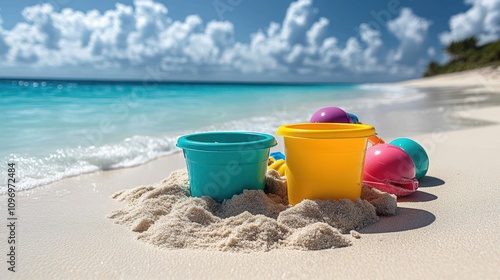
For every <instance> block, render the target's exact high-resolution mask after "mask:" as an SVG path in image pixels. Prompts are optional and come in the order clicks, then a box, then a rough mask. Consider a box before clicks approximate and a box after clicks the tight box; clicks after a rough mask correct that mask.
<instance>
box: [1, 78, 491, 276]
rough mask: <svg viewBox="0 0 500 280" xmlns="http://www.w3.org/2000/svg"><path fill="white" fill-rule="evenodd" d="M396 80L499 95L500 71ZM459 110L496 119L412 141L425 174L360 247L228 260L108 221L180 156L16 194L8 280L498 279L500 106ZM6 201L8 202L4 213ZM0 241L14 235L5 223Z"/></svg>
mask: <svg viewBox="0 0 500 280" xmlns="http://www.w3.org/2000/svg"><path fill="white" fill-rule="evenodd" d="M398 85H400V86H408V87H429V88H439V87H455V88H457V89H474V90H483V91H489V92H491V93H497V92H500V74H499V70H491V69H490V70H487V69H479V70H473V71H468V72H463V73H457V74H450V75H442V76H439V77H433V78H427V79H420V80H415V81H408V82H404V83H399V84H398ZM453 113H454V114H460V115H461V116H462V117H469V118H473V119H478V120H486V121H488V122H489V123H491V124H489V125H484V126H480V127H476V128H472V129H466V130H458V131H449V132H442V131H436V132H434V133H428V134H423V135H418V136H412V138H413V139H415V140H417V141H418V142H420V143H421V144H422V145H423V146H424V148H425V149H426V150H427V152H428V154H429V157H430V169H429V172H428V173H427V177H426V178H424V179H423V180H422V182H421V185H420V188H419V190H418V191H417V192H416V193H414V194H412V195H411V196H408V197H405V198H401V199H399V202H398V212H397V215H396V216H392V217H383V218H382V219H381V220H380V221H379V222H377V223H375V224H372V225H370V226H368V227H365V228H364V229H362V230H360V234H361V238H360V239H355V238H352V243H353V245H352V246H349V247H345V248H338V249H328V250H320V251H298V250H297V251H295V250H281V249H280V250H271V251H269V252H253V253H230V252H219V251H206V250H192V249H179V250H170V249H159V248H157V247H154V246H152V245H149V244H146V243H144V242H141V241H138V240H136V239H135V235H136V233H134V232H132V231H130V230H129V229H127V228H126V227H124V226H121V225H117V224H115V223H113V221H112V220H111V219H109V218H107V215H109V214H110V213H111V212H112V211H113V210H116V209H119V208H120V207H122V204H121V203H119V202H117V201H115V200H113V199H111V198H110V196H111V195H112V194H114V193H115V192H117V191H120V190H123V189H130V188H133V187H136V186H138V185H143V184H153V183H156V182H159V181H161V180H162V179H164V178H165V177H167V176H168V175H169V174H170V172H172V171H174V170H176V169H179V168H183V167H184V166H185V165H184V160H183V158H182V154H180V153H177V154H174V155H171V156H166V157H163V158H160V159H157V160H154V161H151V162H149V163H147V164H143V165H140V166H137V167H132V168H126V169H119V170H112V171H102V172H97V173H91V174H86V175H81V176H77V177H72V178H67V179H64V180H61V181H58V182H55V183H52V184H49V185H46V186H43V187H39V188H35V189H31V190H28V191H24V192H20V193H18V194H17V198H18V203H17V216H18V220H17V251H16V253H17V261H16V270H17V272H16V273H11V272H9V271H7V270H6V268H5V266H6V265H5V261H4V265H3V266H2V269H1V272H0V279H159V278H163V279H165V278H167V279H201V278H203V279H235V278H238V279H335V278H344V279H400V278H403V279H497V278H498V274H499V272H500V271H499V268H498V265H499V264H500V235H499V234H498V232H499V231H500V224H499V223H498V213H499V212H500V200H499V199H498V197H499V196H500V188H499V187H498V186H499V182H500V173H499V172H498V170H500V160H499V159H498V156H499V155H500V146H499V145H498V139H499V138H500V124H499V123H500V107H486V108H481V109H478V108H475V107H474V106H468V107H466V111H456V112H453ZM402 125H403V124H402ZM386 140H391V139H386ZM276 149H277V150H282V149H283V145H281V143H280V145H278V147H277V148H276ZM6 200H7V196H5V195H2V196H0V205H2V209H5V208H4V205H6V204H7V202H6ZM5 212H6V210H5ZM5 216H6V213H4V217H5ZM0 236H2V238H4V239H5V238H6V236H8V232H7V227H5V226H2V227H0ZM2 244H3V245H2V254H4V260H5V252H6V250H7V246H6V244H4V241H3V240H2Z"/></svg>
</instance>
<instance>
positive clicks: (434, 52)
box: [427, 47, 436, 58]
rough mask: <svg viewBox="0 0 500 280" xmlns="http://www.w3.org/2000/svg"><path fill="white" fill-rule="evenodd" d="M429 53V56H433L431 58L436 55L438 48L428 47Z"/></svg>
mask: <svg viewBox="0 0 500 280" xmlns="http://www.w3.org/2000/svg"><path fill="white" fill-rule="evenodd" d="M427 55H428V56H429V57H431V58H432V57H434V56H436V49H435V48H433V47H430V48H428V49H427Z"/></svg>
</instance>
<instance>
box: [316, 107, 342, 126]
mask: <svg viewBox="0 0 500 280" xmlns="http://www.w3.org/2000/svg"><path fill="white" fill-rule="evenodd" d="M310 122H312V123H318V122H320V123H321V122H323V123H324V122H328V123H350V122H351V119H350V118H349V115H348V114H347V113H346V112H345V111H344V110H342V109H340V108H339V107H324V108H321V109H319V110H318V111H316V112H315V113H314V114H313V115H312V117H311V120H310Z"/></svg>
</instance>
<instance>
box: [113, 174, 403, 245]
mask: <svg viewBox="0 0 500 280" xmlns="http://www.w3.org/2000/svg"><path fill="white" fill-rule="evenodd" d="M362 193H363V196H362V197H361V199H357V200H356V201H351V200H348V199H343V200H339V201H335V200H323V201H321V200H317V201H313V200H304V201H302V202H300V203H298V204H297V205H294V206H290V205H289V204H288V199H287V191H286V179H285V177H280V176H279V174H278V173H277V172H276V171H275V170H270V171H268V173H267V176H266V188H265V191H262V190H244V191H243V193H242V194H239V195H235V196H233V197H232V198H231V199H227V200H224V201H223V202H222V203H218V202H216V201H214V200H213V199H211V198H210V197H201V198H195V197H191V196H190V192H189V179H188V174H187V171H186V170H185V169H181V170H177V171H174V172H172V173H171V174H170V176H169V177H168V178H166V179H164V180H162V181H161V182H160V183H158V184H155V185H151V186H138V187H136V188H132V189H128V190H123V191H119V192H117V193H115V194H114V195H113V196H112V198H113V199H116V200H118V201H121V202H123V203H125V204H126V206H125V207H124V208H122V209H119V210H115V211H113V212H112V214H110V215H109V216H108V217H109V218H111V219H113V220H114V221H115V222H116V223H117V224H122V225H125V226H127V227H128V228H129V229H131V230H132V231H134V232H138V233H139V234H138V235H137V236H136V238H137V239H138V240H141V241H145V242H146V243H149V244H152V245H155V246H158V247H160V248H168V249H180V248H188V249H209V250H219V251H230V252H246V253H249V252H255V251H269V250H272V249H297V250H324V249H332V248H341V247H346V246H350V245H352V242H351V240H350V238H349V237H350V235H348V233H350V232H351V231H353V230H359V229H362V228H364V227H365V226H367V225H370V224H373V223H375V222H376V221H378V216H377V213H379V214H383V215H395V214H396V207H397V206H396V205H397V203H396V197H395V196H394V195H390V194H387V193H382V192H379V191H377V190H371V189H369V188H367V187H363V192H362ZM369 201H373V202H374V204H370V202H369ZM342 234H346V236H344V235H342ZM359 237H360V236H359V233H358V236H356V237H355V238H359Z"/></svg>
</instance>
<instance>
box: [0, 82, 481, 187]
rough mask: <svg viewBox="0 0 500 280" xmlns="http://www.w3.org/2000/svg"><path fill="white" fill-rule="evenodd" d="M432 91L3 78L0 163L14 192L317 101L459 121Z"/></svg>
mask: <svg viewBox="0 0 500 280" xmlns="http://www.w3.org/2000/svg"><path fill="white" fill-rule="evenodd" d="M431 96H433V95H432V94H429V93H428V92H425V91H420V90H416V89H409V88H401V87H394V86H378V85H356V84H333V85H265V84H262V85H260V84H196V83H194V84H188V83H186V84H183V83H163V84H162V83H156V84H144V83H140V82H137V83H132V82H130V83H126V82H87V81H78V82H75V81H51V80H46V81H44V80H37V81H34V80H2V81H0V112H1V114H2V118H1V119H2V122H1V123H2V124H1V127H0V135H2V137H0V147H1V149H0V159H2V162H3V163H4V165H5V166H7V163H9V162H14V163H16V165H17V170H18V174H17V177H18V182H17V189H18V190H19V189H21V190H23V189H30V188H33V187H36V186H40V185H44V184H47V183H50V182H54V181H57V180H60V179H62V178H65V177H69V176H75V175H79V174H84V173H89V172H95V171H99V170H109V169H116V168H123V167H130V166H134V165H138V164H142V163H145V162H147V161H150V160H152V159H155V158H158V157H161V156H163V155H167V154H171V153H174V152H178V151H179V150H178V149H177V148H176V147H175V142H176V139H177V137H179V136H180V135H183V134H187V133H193V132H200V131H216V130H218V131H220V130H226V131H227V130H231V131H258V132H265V133H274V132H275V131H276V129H277V128H278V127H279V126H280V125H282V124H285V123H297V122H307V121H308V120H309V118H310V116H311V115H312V114H313V113H314V111H315V110H316V109H318V108H320V107H324V106H339V107H342V108H343V109H345V110H347V111H350V112H353V113H355V114H357V115H358V117H360V119H361V121H363V122H364V123H370V124H373V125H374V126H375V127H376V128H377V130H378V132H379V133H383V135H384V136H385V137H399V136H405V135H412V134H416V133H424V132H432V131H434V130H435V128H436V127H439V128H442V129H454V128H457V127H461V126H463V125H464V122H463V121H461V122H456V121H455V122H454V120H453V118H449V117H446V116H445V115H446V114H445V113H446V110H448V112H454V111H456V109H454V108H453V107H452V106H455V105H456V104H460V100H463V96H462V97H461V98H458V99H457V98H452V96H453V95H452V93H451V92H448V93H446V92H445V93H443V94H442V95H441V97H438V98H437V99H436V98H435V97H432V98H434V99H432V98H431ZM476 97H477V96H476ZM429 98H431V99H432V100H433V102H429ZM450 100H455V101H454V102H450ZM410 113H411V114H410ZM423 113H425V114H427V115H434V116H435V117H434V119H435V121H433V122H432V123H429V121H428V120H429V116H427V117H426V118H425V119H426V120H427V121H423V122H419V121H418V118H417V120H416V121H415V117H414V116H415V115H418V114H423ZM448 115H449V114H448ZM412 116H413V117H412ZM405 121H406V122H410V125H408V124H404V123H402V122H405ZM398 124H400V125H398ZM465 125H473V124H467V123H465ZM379 128H380V129H382V130H380V129H379ZM4 169H5V168H4ZM6 181H7V172H0V193H5V190H6V183H5V182H6Z"/></svg>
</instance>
